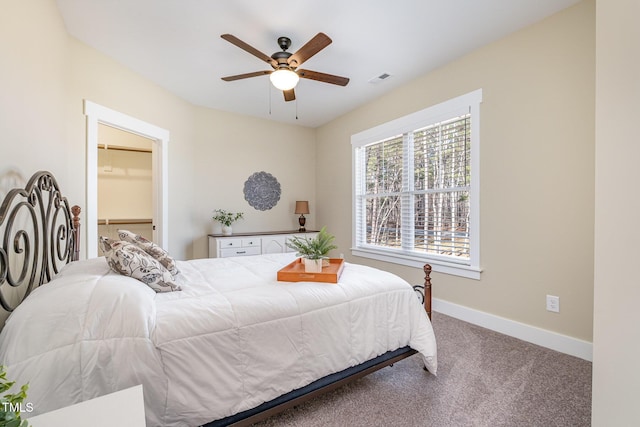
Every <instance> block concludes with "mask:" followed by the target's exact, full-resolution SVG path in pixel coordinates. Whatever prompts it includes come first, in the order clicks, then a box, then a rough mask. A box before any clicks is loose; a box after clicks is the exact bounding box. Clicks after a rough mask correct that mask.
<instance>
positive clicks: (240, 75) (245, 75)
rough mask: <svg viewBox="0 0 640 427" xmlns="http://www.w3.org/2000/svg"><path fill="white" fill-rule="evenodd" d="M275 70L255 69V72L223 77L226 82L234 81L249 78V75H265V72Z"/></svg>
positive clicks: (268, 72)
mask: <svg viewBox="0 0 640 427" xmlns="http://www.w3.org/2000/svg"><path fill="white" fill-rule="evenodd" d="M272 72H273V71H269V70H264V71H254V72H253V73H245V74H237V75H235V76H228V77H222V80H224V81H225V82H232V81H234V80H240V79H248V78H249V77H258V76H264V75H265V74H271V73H272Z"/></svg>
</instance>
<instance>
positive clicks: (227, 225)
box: [213, 209, 244, 236]
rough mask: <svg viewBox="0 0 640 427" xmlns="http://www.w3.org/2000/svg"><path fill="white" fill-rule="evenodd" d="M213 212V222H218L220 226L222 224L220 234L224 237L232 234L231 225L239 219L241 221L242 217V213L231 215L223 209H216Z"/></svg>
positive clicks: (231, 213)
mask: <svg viewBox="0 0 640 427" xmlns="http://www.w3.org/2000/svg"><path fill="white" fill-rule="evenodd" d="M213 212H214V215H213V220H214V221H218V222H219V223H220V224H222V234H224V235H225V236H230V235H231V233H232V232H233V229H232V228H231V224H233V223H234V222H236V221H237V220H239V219H242V217H243V215H244V214H243V213H242V212H237V213H233V212H229V211H226V210H224V209H216V210H215V211H213Z"/></svg>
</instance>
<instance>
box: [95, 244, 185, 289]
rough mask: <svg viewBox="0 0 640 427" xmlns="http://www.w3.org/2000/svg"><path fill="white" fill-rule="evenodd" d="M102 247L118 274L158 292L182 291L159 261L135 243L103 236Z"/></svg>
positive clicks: (110, 265) (112, 267)
mask: <svg viewBox="0 0 640 427" xmlns="http://www.w3.org/2000/svg"><path fill="white" fill-rule="evenodd" d="M100 246H101V247H102V251H103V252H104V255H105V257H106V259H107V262H108V263H109V267H111V269H112V270H113V271H115V272H116V273H120V274H122V275H124V276H129V277H132V278H134V279H136V280H139V281H141V282H142V283H144V284H146V285H147V286H149V287H150V288H151V289H153V290H154V291H156V292H173V291H180V290H182V288H181V287H180V285H178V284H177V283H176V282H175V281H174V280H173V275H172V274H171V273H170V272H169V271H168V270H167V269H166V268H165V267H164V266H163V265H162V264H160V262H159V261H158V260H156V259H155V258H154V257H152V256H151V255H149V254H148V253H146V252H145V251H144V250H142V249H140V248H139V247H138V246H136V245H134V244H133V243H129V242H123V241H119V240H112V239H109V238H107V237H103V236H101V237H100Z"/></svg>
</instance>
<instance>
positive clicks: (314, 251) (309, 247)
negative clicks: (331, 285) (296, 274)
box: [287, 227, 338, 273]
mask: <svg viewBox="0 0 640 427" xmlns="http://www.w3.org/2000/svg"><path fill="white" fill-rule="evenodd" d="M334 239H335V236H332V235H331V234H329V233H328V232H327V230H326V227H322V229H321V230H320V232H319V233H318V235H317V236H316V237H314V238H311V239H309V238H306V237H298V236H295V237H293V238H292V239H291V240H289V241H288V242H287V246H288V247H290V248H291V249H293V250H295V251H296V252H297V253H296V255H298V256H301V257H302V258H303V261H304V271H305V272H307V273H320V272H321V271H322V261H323V260H325V259H328V258H329V256H328V254H329V251H330V250H332V249H337V248H338V247H337V246H336V245H334V244H333V240H334Z"/></svg>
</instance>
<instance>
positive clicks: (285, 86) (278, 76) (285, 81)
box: [269, 69, 300, 90]
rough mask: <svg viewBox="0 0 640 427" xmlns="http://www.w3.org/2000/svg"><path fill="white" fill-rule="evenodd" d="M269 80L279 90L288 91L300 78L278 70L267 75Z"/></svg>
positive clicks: (293, 73) (289, 72)
mask: <svg viewBox="0 0 640 427" xmlns="http://www.w3.org/2000/svg"><path fill="white" fill-rule="evenodd" d="M269 79H270V80H271V83H273V85H274V86H275V87H276V88H278V89H280V90H290V89H293V88H294V87H296V85H297V84H298V81H299V80H300V77H298V75H297V74H296V73H295V72H293V71H291V70H288V69H279V70H276V71H274V72H272V73H271V74H270V75H269Z"/></svg>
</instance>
